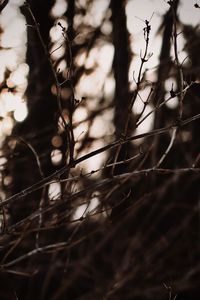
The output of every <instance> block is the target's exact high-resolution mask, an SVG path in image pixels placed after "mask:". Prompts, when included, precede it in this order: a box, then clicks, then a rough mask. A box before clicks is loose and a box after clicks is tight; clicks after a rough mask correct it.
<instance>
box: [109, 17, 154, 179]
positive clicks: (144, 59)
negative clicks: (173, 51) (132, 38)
mask: <svg viewBox="0 0 200 300" xmlns="http://www.w3.org/2000/svg"><path fill="white" fill-rule="evenodd" d="M145 24H146V26H145V27H144V29H143V30H144V39H145V51H144V55H143V56H141V57H140V58H141V64H140V68H139V73H138V77H137V81H136V90H135V91H134V94H133V97H132V99H131V101H130V105H129V107H128V115H127V120H126V123H125V126H124V132H122V136H124V137H125V138H126V136H127V132H128V127H129V123H130V118H131V115H132V109H133V105H134V103H135V100H136V98H137V95H138V93H139V90H140V85H141V83H142V70H143V66H144V64H145V63H146V62H147V61H148V58H147V54H148V47H149V35H150V30H151V26H150V25H149V21H147V20H146V21H145ZM120 150H121V145H119V147H118V148H117V150H116V155H115V159H114V165H113V168H112V175H113V174H114V169H115V163H116V162H117V159H118V156H119V153H120Z"/></svg>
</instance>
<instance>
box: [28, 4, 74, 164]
mask: <svg viewBox="0 0 200 300" xmlns="http://www.w3.org/2000/svg"><path fill="white" fill-rule="evenodd" d="M25 5H26V6H27V9H28V11H29V13H30V15H31V17H32V20H33V23H34V26H35V30H36V32H37V35H38V38H39V40H40V43H41V45H42V48H43V50H44V53H45V55H46V57H47V59H48V61H49V64H50V67H51V70H52V74H53V76H54V80H55V85H56V93H57V102H58V109H59V114H60V117H61V120H62V122H63V125H64V128H65V131H66V135H67V143H68V145H73V143H71V142H72V141H71V138H73V134H72V131H73V129H72V128H70V127H71V126H69V125H68V124H67V123H66V121H65V118H64V117H63V114H62V106H61V85H62V84H60V83H59V80H58V77H57V73H56V70H55V69H54V66H53V62H52V60H51V58H50V54H49V52H48V50H47V47H46V45H45V43H44V41H43V38H42V36H41V33H40V29H39V24H38V23H37V21H36V19H35V16H34V14H33V12H32V10H31V7H30V5H29V3H27V2H26V3H25ZM68 147H69V151H70V161H73V157H74V148H72V147H70V146H68Z"/></svg>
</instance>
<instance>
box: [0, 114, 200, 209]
mask: <svg viewBox="0 0 200 300" xmlns="http://www.w3.org/2000/svg"><path fill="white" fill-rule="evenodd" d="M198 119H200V114H197V115H195V116H193V117H190V118H188V119H186V120H183V121H180V122H179V124H178V126H179V127H180V128H181V127H183V126H185V125H187V124H189V123H191V122H193V121H195V120H198ZM174 127H176V126H175V125H174V124H172V125H170V126H166V127H163V128H160V129H155V130H152V131H149V132H146V133H142V134H139V135H135V136H131V137H128V138H126V139H124V140H121V139H120V140H118V141H115V142H113V143H110V144H108V145H106V146H104V147H101V148H99V149H97V150H94V151H92V152H90V153H88V154H86V155H84V156H81V157H80V158H78V159H76V160H74V162H73V163H71V164H69V165H68V166H64V167H63V168H61V169H59V170H58V171H56V172H54V173H53V174H51V175H49V176H47V177H46V178H44V179H42V180H40V181H38V182H36V183H35V184H33V185H32V186H30V187H28V188H26V189H24V190H23V191H21V192H19V193H17V194H15V195H13V196H11V197H9V198H7V199H6V200H4V201H3V202H1V203H0V208H2V207H3V206H5V205H8V204H10V203H12V202H13V201H15V200H18V199H20V198H23V197H25V196H27V195H29V194H30V193H32V192H33V191H36V190H38V189H41V188H42V187H43V186H44V184H49V183H50V182H51V181H52V180H53V179H60V176H61V175H62V174H64V173H65V172H68V171H69V169H70V168H72V167H73V168H74V167H75V166H76V165H78V164H79V163H81V162H83V161H85V160H87V159H89V158H91V157H94V156H96V155H98V154H100V153H102V152H105V151H107V150H109V149H111V148H115V147H117V146H119V145H120V144H126V143H127V142H130V141H134V140H138V139H141V138H148V137H152V136H155V135H160V134H164V133H167V132H169V131H170V130H171V129H173V128H174ZM193 170H195V169H193Z"/></svg>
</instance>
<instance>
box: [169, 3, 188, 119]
mask: <svg viewBox="0 0 200 300" xmlns="http://www.w3.org/2000/svg"><path fill="white" fill-rule="evenodd" d="M171 5H172V12H173V23H174V24H173V25H174V32H173V42H174V55H175V63H176V66H177V70H178V77H179V81H180V93H179V119H182V115H183V98H184V95H185V92H184V79H183V70H182V65H181V63H180V62H179V58H178V46H177V36H178V34H177V13H176V11H175V9H174V3H172V4H171Z"/></svg>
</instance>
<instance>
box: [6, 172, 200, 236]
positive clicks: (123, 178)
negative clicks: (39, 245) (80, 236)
mask: <svg viewBox="0 0 200 300" xmlns="http://www.w3.org/2000/svg"><path fill="white" fill-rule="evenodd" d="M190 173H191V174H198V175H199V174H200V168H196V169H195V168H182V169H162V168H158V169H155V168H150V169H144V170H139V171H133V172H130V173H124V174H120V175H115V176H113V177H112V178H106V179H103V180H101V181H99V182H97V183H94V184H92V185H91V186H88V187H87V188H84V189H83V190H81V191H79V192H77V193H74V194H72V195H71V196H69V197H67V198H65V199H63V200H62V201H59V202H56V203H55V204H54V205H52V206H49V207H45V208H44V209H43V210H42V211H35V212H34V213H32V214H31V215H30V216H28V217H26V218H25V219H23V220H21V221H19V222H18V223H16V224H14V225H12V226H10V227H9V228H6V230H7V232H8V233H12V232H13V231H15V230H16V229H17V228H19V227H21V226H24V224H29V223H30V222H32V221H33V220H35V219H36V218H38V216H39V215H40V214H41V213H42V214H46V213H48V214H49V213H50V212H55V209H56V208H59V207H60V206H61V205H63V203H67V202H68V201H69V200H70V201H73V200H74V199H77V198H80V197H83V196H85V195H86V194H88V193H89V192H93V191H94V190H97V189H99V190H101V189H105V187H106V186H109V187H110V186H111V185H112V184H115V185H116V184H117V187H118V186H119V185H121V184H122V182H127V181H128V180H135V178H137V177H138V176H150V175H152V174H157V175H162V176H165V175H178V176H179V175H183V174H190ZM71 223H73V221H72V222H71ZM37 230H38V228H37Z"/></svg>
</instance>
